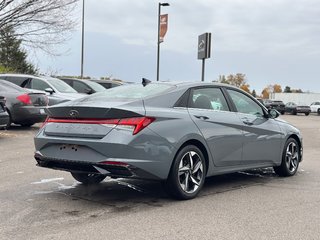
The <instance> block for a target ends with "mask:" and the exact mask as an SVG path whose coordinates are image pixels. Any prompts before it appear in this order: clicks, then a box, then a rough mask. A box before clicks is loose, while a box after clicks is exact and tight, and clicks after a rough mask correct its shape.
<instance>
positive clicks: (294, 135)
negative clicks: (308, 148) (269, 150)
mask: <svg viewBox="0 0 320 240" xmlns="http://www.w3.org/2000/svg"><path fill="white" fill-rule="evenodd" d="M290 138H293V139H294V140H296V141H297V143H298V144H299V148H300V162H301V161H302V142H301V139H300V138H299V137H298V135H296V134H291V135H289V136H288V137H287V141H288V140H289V139H290Z"/></svg>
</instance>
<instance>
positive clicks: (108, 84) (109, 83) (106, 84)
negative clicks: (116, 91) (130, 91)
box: [89, 79, 125, 89]
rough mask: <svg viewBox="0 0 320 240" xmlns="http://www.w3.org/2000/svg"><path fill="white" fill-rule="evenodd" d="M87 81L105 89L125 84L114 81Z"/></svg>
mask: <svg viewBox="0 0 320 240" xmlns="http://www.w3.org/2000/svg"><path fill="white" fill-rule="evenodd" d="M89 81H91V82H95V83H98V84H100V85H102V86H103V87H104V88H106V89H109V88H114V87H119V86H121V85H123V84H125V83H124V82H120V81H114V80H100V79H90V80H89Z"/></svg>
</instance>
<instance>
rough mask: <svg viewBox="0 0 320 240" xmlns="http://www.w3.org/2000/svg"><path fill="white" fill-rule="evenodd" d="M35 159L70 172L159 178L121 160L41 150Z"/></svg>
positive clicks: (41, 165) (45, 164)
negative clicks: (47, 153)
mask: <svg viewBox="0 0 320 240" xmlns="http://www.w3.org/2000/svg"><path fill="white" fill-rule="evenodd" d="M34 157H35V159H36V161H37V163H38V164H37V166H39V167H45V168H51V169H55V170H62V171H68V172H79V173H89V174H101V175H105V176H110V177H115V178H119V177H122V178H139V179H152V180H159V178H158V177H156V176H155V175H152V174H150V173H148V172H146V171H144V170H142V169H140V168H137V167H134V166H132V165H129V164H123V163H121V162H118V163H117V162H115V161H113V162H109V163H108V162H106V163H97V162H89V161H88V162H83V161H75V160H66V159H57V158H48V157H44V156H42V155H41V153H40V152H36V153H35V156H34Z"/></svg>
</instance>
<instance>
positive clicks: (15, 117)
mask: <svg viewBox="0 0 320 240" xmlns="http://www.w3.org/2000/svg"><path fill="white" fill-rule="evenodd" d="M0 95H1V96H4V97H5V98H6V100H7V101H6V106H5V108H6V110H7V112H8V115H9V121H8V122H7V125H6V128H9V127H10V125H11V124H12V123H15V124H20V125H21V126H28V127H29V126H32V125H33V124H35V123H38V122H43V121H44V120H45V119H46V117H47V114H46V112H45V108H46V107H47V105H48V97H47V96H46V94H45V93H43V92H42V91H33V90H29V89H25V88H21V87H19V86H17V85H15V84H13V83H10V82H8V81H5V80H0Z"/></svg>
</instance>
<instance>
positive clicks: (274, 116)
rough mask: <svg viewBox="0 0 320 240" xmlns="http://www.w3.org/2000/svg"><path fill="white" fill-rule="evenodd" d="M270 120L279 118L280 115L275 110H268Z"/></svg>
mask: <svg viewBox="0 0 320 240" xmlns="http://www.w3.org/2000/svg"><path fill="white" fill-rule="evenodd" d="M268 113H269V116H270V118H277V117H279V116H280V113H279V112H278V111H277V110H275V109H268Z"/></svg>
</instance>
